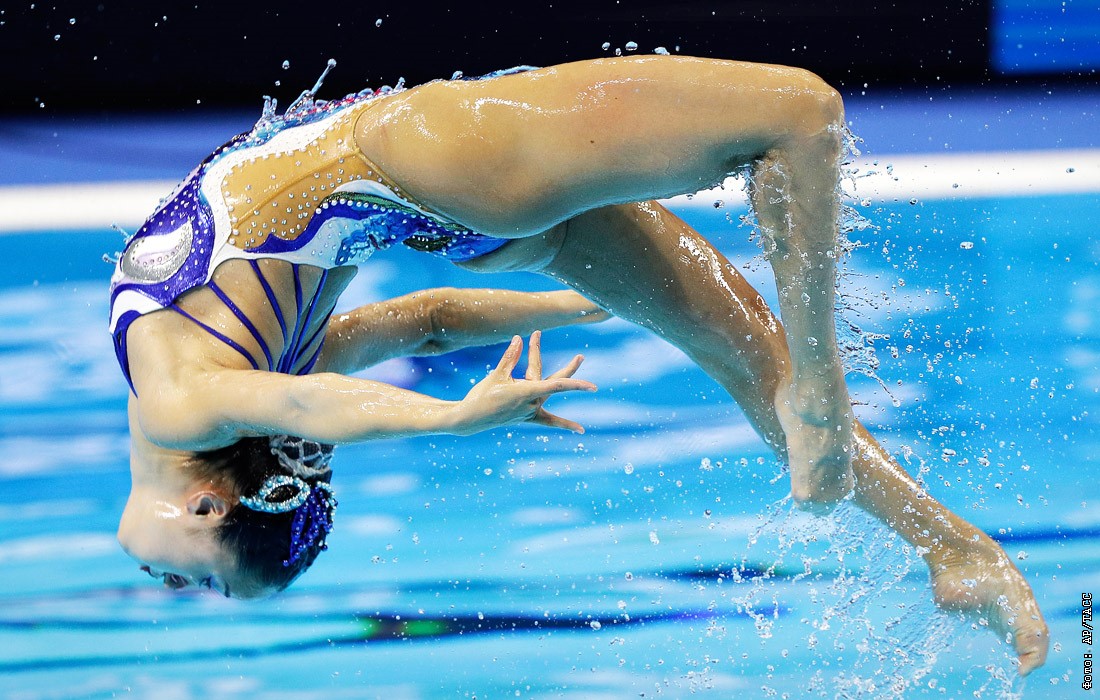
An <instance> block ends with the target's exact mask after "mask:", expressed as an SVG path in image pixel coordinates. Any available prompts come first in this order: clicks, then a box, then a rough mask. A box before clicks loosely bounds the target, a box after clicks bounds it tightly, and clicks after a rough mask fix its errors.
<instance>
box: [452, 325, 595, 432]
mask: <svg viewBox="0 0 1100 700" xmlns="http://www.w3.org/2000/svg"><path fill="white" fill-rule="evenodd" d="M541 339H542V333H541V332H540V331H535V332H534V333H532V334H531V345H530V351H529V352H528V357H527V373H526V375H525V378H524V379H518V380H517V379H514V378H513V377H512V372H513V370H515V368H516V365H517V364H518V363H519V357H520V355H521V354H522V353H523V339H522V338H520V337H519V336H518V335H517V336H515V337H514V338H512V343H511V344H510V345H509V346H508V349H507V350H505V351H504V356H503V357H501V358H500V363H499V364H498V365H497V366H496V369H494V370H493V371H491V372H489V374H488V376H486V377H485V379H482V380H481V381H480V382H478V383H477V385H476V386H474V388H473V389H470V393H468V394H467V395H466V398H464V399H463V400H462V401H461V402H460V403H459V407H458V410H459V419H458V425H457V429H456V430H455V431H454V432H456V433H457V434H459V435H470V434H472V433H477V432H480V431H482V430H488V429H490V428H495V427H497V426H500V425H508V424H510V423H523V422H529V423H538V424H539V425H546V426H549V427H551V428H564V429H565V430H572V431H574V432H577V433H583V432H584V428H583V427H581V425H580V424H579V423H576V422H574V421H571V420H568V419H566V418H562V417H561V416H556V415H554V414H553V413H550V412H549V411H547V410H546V409H545V408H543V404H544V403H546V399H547V398H549V397H550V396H551V395H552V394H560V393H562V392H566V391H595V390H596V385H595V384H593V383H591V382H586V381H584V380H583V379H572V376H573V374H574V373H575V372H576V371H577V369H579V368H580V366H581V362H583V361H584V357H582V356H581V355H577V356H576V357H574V358H573V359H572V360H571V361H570V362H569V364H567V365H566V366H565V367H562V368H561V369H559V370H558V371H557V372H554V373H553V374H551V375H550V376H549V377H547V378H546V379H543V378H542V350H541V347H540V341H541Z"/></svg>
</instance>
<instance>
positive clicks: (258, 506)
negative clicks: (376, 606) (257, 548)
mask: <svg viewBox="0 0 1100 700" xmlns="http://www.w3.org/2000/svg"><path fill="white" fill-rule="evenodd" d="M270 444H271V453H272V454H274V455H275V456H276V457H277V458H278V460H279V466H280V468H281V470H282V472H283V473H281V474H273V475H271V476H269V477H267V478H266V479H264V482H263V484H262V485H261V486H260V489H259V492H258V493H256V495H254V496H242V497H241V499H240V503H241V505H243V506H244V507H246V508H248V509H250V510H254V511H258V512H260V513H273V514H277V513H290V512H293V513H294V520H293V521H291V524H290V552H289V555H288V556H287V558H286V559H284V560H283V566H291V565H293V564H294V563H295V562H297V561H298V560H299V559H301V558H302V555H303V554H305V553H306V551H307V550H309V548H310V547H312V546H315V545H316V546H319V547H320V548H321V549H322V550H324V549H327V548H328V545H327V544H326V543H325V540H326V538H327V537H328V534H329V533H330V532H332V517H333V514H334V513H335V512H336V506H337V501H336V498H335V496H334V495H333V490H332V486H330V485H329V483H328V479H329V478H330V477H331V476H332V470H331V468H330V467H329V462H331V461H332V451H333V446H332V445H327V444H324V443H319V442H313V441H312V440H305V439H302V438H299V437H293V436H290V435H277V436H274V437H272V438H270Z"/></svg>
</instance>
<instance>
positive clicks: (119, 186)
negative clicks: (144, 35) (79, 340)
mask: <svg viewBox="0 0 1100 700" xmlns="http://www.w3.org/2000/svg"><path fill="white" fill-rule="evenodd" d="M854 167H855V169H856V171H855V175H856V177H855V178H854V180H848V181H846V182H845V191H846V192H847V193H848V194H849V195H852V196H854V197H857V198H859V199H869V200H870V201H871V202H872V203H890V202H894V201H908V200H910V199H913V198H916V199H918V200H920V199H972V198H977V197H1014V196H1029V195H1049V194H1076V193H1089V192H1097V193H1100V150H1097V149H1083V150H1051V151H1020V152H1011V151H1009V152H986V153H950V154H915V155H914V154H909V155H899V156H895V157H890V156H880V157H878V158H876V159H875V160H874V161H870V160H857V161H856V162H855V163H854ZM175 184H176V183H174V182H169V181H141V182H104V183H80V184H54V185H20V186H15V187H0V234H2V233H13V232H30V231H65V230H73V229H102V228H107V227H109V226H111V225H112V224H118V225H119V226H122V227H123V228H127V229H131V230H132V229H134V228H136V227H137V226H138V225H140V224H141V222H142V221H143V220H144V219H145V217H147V216H148V215H149V214H151V213H152V211H153V210H154V209H155V208H156V206H157V203H158V202H159V201H160V198H161V197H164V196H165V195H167V194H168V193H169V192H171V191H172V189H173V187H175ZM718 199H721V200H723V201H724V202H725V204H726V206H730V207H736V206H744V204H745V195H744V193H743V192H742V191H741V186H740V183H739V182H738V181H736V180H731V181H727V187H726V189H714V190H707V191H705V192H701V193H699V194H697V195H695V196H693V197H691V198H690V199H689V198H687V197H686V196H680V197H673V198H671V199H669V200H667V203H668V204H669V205H670V206H671V207H672V208H674V209H692V208H703V207H707V208H709V207H713V206H714V202H715V201H716V200H718Z"/></svg>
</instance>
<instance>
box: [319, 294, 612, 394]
mask: <svg viewBox="0 0 1100 700" xmlns="http://www.w3.org/2000/svg"><path fill="white" fill-rule="evenodd" d="M607 317H608V314H607V313H606V312H605V311H603V310H602V309H600V307H598V306H596V305H595V304H593V303H592V302H591V301H589V300H588V299H585V298H584V297H583V296H581V295H580V294H577V293H576V292H573V291H560V292H534V293H527V292H514V291H510V290H503V289H455V288H452V287H445V288H439V289H427V290H424V291H421V292H414V293H412V294H406V295H405V296H402V297H397V298H395V299H389V300H387V301H383V302H378V303H376V304H367V305H365V306H360V307H359V308H357V309H355V310H354V311H351V312H349V313H346V314H339V315H337V316H334V317H333V318H332V321H331V322H330V324H329V329H328V332H327V334H326V336H325V349H324V350H323V351H322V353H321V357H320V359H319V360H318V362H317V371H318V372H338V373H340V374H350V373H352V372H357V371H359V370H361V369H363V368H364V367H370V366H371V365H375V364H378V363H379V362H382V361H384V360H388V359H390V358H394V357H407V356H415V355H440V354H443V353H447V352H452V351H454V350H459V349H461V348H465V347H471V346H479V345H491V344H493V343H499V342H502V341H505V340H508V339H509V338H511V337H512V336H515V335H527V334H529V333H532V332H534V331H536V330H540V329H547V328H556V327H558V326H566V325H572V324H577V323H593V322H596V321H602V320H604V319H606V318H607Z"/></svg>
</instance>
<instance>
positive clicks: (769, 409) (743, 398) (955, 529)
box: [469, 204, 1048, 673]
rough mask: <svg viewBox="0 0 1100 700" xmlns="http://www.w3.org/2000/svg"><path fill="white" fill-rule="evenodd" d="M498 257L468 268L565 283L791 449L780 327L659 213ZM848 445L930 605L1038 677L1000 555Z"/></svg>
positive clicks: (873, 455)
mask: <svg viewBox="0 0 1100 700" xmlns="http://www.w3.org/2000/svg"><path fill="white" fill-rule="evenodd" d="M509 248H511V250H509ZM501 253H502V255H500V256H498V257H496V258H494V257H492V256H489V257H488V258H487V259H485V260H482V261H480V262H475V263H473V264H471V265H469V266H470V267H473V268H474V269H481V270H485V271H488V270H492V269H501V268H503V267H507V268H510V269H532V270H537V271H540V272H542V273H544V274H547V275H550V276H552V277H555V278H557V279H559V280H561V281H564V282H566V283H567V284H569V285H571V286H573V287H574V288H576V289H577V290H578V291H580V292H581V293H583V294H585V295H586V296H589V297H590V298H592V299H593V300H595V301H596V302H598V303H599V304H600V305H601V306H603V307H605V308H607V309H608V310H610V311H612V312H613V313H615V314H616V315H618V316H621V317H623V318H626V319H628V320H631V321H634V322H635V323H638V324H639V325H642V326H644V327H646V328H649V329H651V330H653V331H654V332H656V333H657V334H658V335H660V336H661V337H663V338H665V339H666V340H668V341H669V342H671V343H673V344H674V345H676V346H677V347H679V348H681V349H682V350H683V351H684V352H686V353H687V354H688V355H689V356H690V357H691V358H692V359H693V360H694V361H695V362H697V363H698V364H699V366H700V367H702V368H703V370H705V371H706V372H707V374H709V375H710V376H711V377H713V378H714V379H715V380H716V381H718V382H719V383H720V384H721V385H722V386H723V387H724V388H725V389H726V390H727V391H728V392H729V393H730V394H731V395H732V396H733V397H734V398H735V399H736V400H737V402H738V403H739V404H740V405H741V407H742V408H743V409H744V411H745V413H746V415H747V416H748V418H749V420H750V421H751V422H752V424H753V426H754V427H755V428H756V430H757V431H758V432H759V433H760V434H761V435H762V436H763V437H764V439H765V440H766V441H767V442H768V444H769V445H771V446H772V448H773V449H774V450H775V452H776V454H777V455H778V456H779V457H780V458H783V457H784V456H785V454H786V452H787V451H788V450H789V449H790V448H789V445H790V444H792V442H794V441H795V440H798V439H800V437H799V433H800V430H799V427H798V426H797V425H796V424H795V425H793V426H792V423H795V422H796V421H797V419H796V418H787V419H784V420H781V419H780V415H779V413H777V408H778V407H780V406H783V405H784V404H783V402H782V401H777V400H776V397H777V395H780V394H782V393H783V392H784V391H785V390H786V387H787V386H788V383H789V379H788V378H789V374H790V371H791V363H790V358H789V356H788V354H787V348H786V340H785V336H784V334H783V328H782V326H780V324H779V322H778V321H777V320H776V318H775V317H774V316H773V315H772V314H771V312H770V311H769V310H768V308H767V305H766V304H765V303H764V302H763V300H762V299H761V298H760V296H759V295H758V294H757V293H756V291H755V290H754V289H753V288H752V287H751V286H750V285H749V284H748V282H746V281H745V279H744V278H743V277H742V276H741V275H740V274H739V273H738V272H737V270H736V269H735V268H733V267H732V266H731V265H730V264H729V262H728V261H727V260H726V259H725V258H724V257H723V256H722V255H721V254H720V253H719V252H717V251H716V250H714V248H713V247H712V246H711V245H710V244H709V243H707V241H706V240H705V239H703V238H702V237H701V236H700V235H699V234H698V233H696V232H695V231H694V230H692V229H691V228H690V227H689V226H687V224H685V223H684V222H683V221H681V220H680V219H678V218H677V217H676V216H674V215H673V214H671V213H670V212H668V211H667V210H665V209H664V208H663V207H660V206H659V205H656V204H636V205H625V206H616V207H606V208H602V209H598V210H595V211H591V212H587V213H585V214H582V215H580V216H578V217H576V218H574V219H572V220H570V221H569V223H568V224H567V225H563V226H560V227H557V228H556V229H555V230H553V231H551V232H550V233H549V234H548V235H547V236H544V237H541V238H536V239H527V240H523V241H516V242H514V243H512V244H510V246H507V247H506V248H505V249H502V251H501ZM792 433H793V439H792ZM854 445H855V447H856V449H855V450H854V459H853V467H854V471H855V481H856V486H855V501H856V504H857V505H859V506H860V507H861V508H863V509H864V510H866V511H867V512H869V513H871V514H872V515H874V516H875V517H876V518H878V519H879V520H881V521H882V522H884V523H885V524H886V525H888V526H889V527H891V528H892V529H894V530H896V531H897V532H898V533H899V534H900V535H901V536H902V537H903V538H905V540H906V541H908V542H909V543H911V544H913V545H914V546H916V547H918V548H919V549H918V551H920V552H922V555H923V557H924V559H925V561H926V562H927V563H928V566H929V569H930V571H931V575H932V584H933V590H934V593H935V596H936V602H937V604H938V605H940V606H941V607H944V608H947V609H957V610H964V611H969V612H972V613H974V614H978V615H980V616H982V617H985V618H986V619H988V620H989V621H990V624H991V625H992V626H993V627H994V629H996V630H998V631H999V632H1001V633H1010V634H1012V636H1013V644H1014V646H1015V649H1016V651H1017V653H1018V654H1019V657H1020V672H1021V673H1027V672H1029V671H1030V670H1032V669H1034V668H1036V667H1038V666H1040V665H1042V663H1043V661H1044V660H1045V658H1046V650H1047V643H1048V634H1047V629H1046V625H1045V623H1044V622H1043V619H1042V616H1041V614H1040V612H1039V609H1038V606H1037V605H1036V603H1035V599H1034V596H1033V595H1032V593H1031V589H1030V588H1029V587H1028V585H1027V583H1026V581H1024V579H1023V577H1022V576H1021V575H1020V573H1019V572H1018V571H1017V570H1016V568H1015V567H1014V566H1013V565H1012V562H1011V561H1010V560H1009V559H1008V557H1007V556H1006V555H1005V553H1004V552H1003V551H1002V550H1001V549H1000V547H998V546H997V544H996V543H995V542H993V540H991V539H990V538H989V537H987V536H986V535H985V534H984V533H982V532H981V531H979V530H977V529H976V528H974V527H973V526H972V525H970V524H969V523H967V522H965V521H964V520H962V519H961V518H959V517H958V516H956V515H955V514H953V513H952V512H951V511H949V510H948V509H947V508H945V507H944V506H943V505H941V504H940V503H938V502H937V501H936V500H935V499H933V498H932V497H931V496H929V495H928V494H927V493H926V492H925V491H924V490H923V489H921V487H920V486H919V485H918V484H916V483H915V482H914V481H913V480H912V479H911V478H910V477H909V475H908V474H906V473H905V471H904V470H903V469H902V468H901V467H900V466H899V465H898V464H897V462H895V461H894V460H893V459H891V458H890V456H889V455H888V454H887V453H886V451H885V450H884V449H883V448H882V447H881V446H880V445H879V444H878V443H877V442H876V441H875V440H874V438H872V437H871V436H870V435H869V434H868V433H867V431H866V430H865V429H864V428H863V427H862V426H861V425H859V424H858V423H856V438H855V441H854ZM968 583H970V584H972V585H968ZM1001 596H1004V600H1005V603H1004V604H1003V605H1002V604H999V602H998V601H999V600H1000V597H1001Z"/></svg>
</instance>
